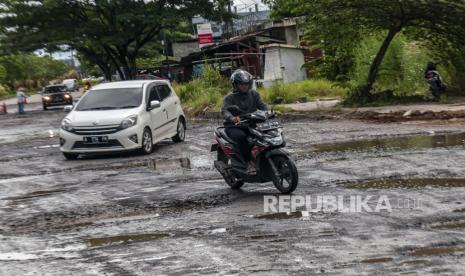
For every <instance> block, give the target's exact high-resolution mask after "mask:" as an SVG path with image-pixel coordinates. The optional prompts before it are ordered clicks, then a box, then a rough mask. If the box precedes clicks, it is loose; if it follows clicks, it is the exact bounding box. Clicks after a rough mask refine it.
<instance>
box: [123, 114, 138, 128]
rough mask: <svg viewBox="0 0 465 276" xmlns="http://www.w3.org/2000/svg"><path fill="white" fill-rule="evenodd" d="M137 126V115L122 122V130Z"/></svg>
mask: <svg viewBox="0 0 465 276" xmlns="http://www.w3.org/2000/svg"><path fill="white" fill-rule="evenodd" d="M136 124H137V115H132V116H129V117H127V118H126V119H124V120H123V121H122V122H121V128H122V129H125V128H128V127H132V126H135V125H136Z"/></svg>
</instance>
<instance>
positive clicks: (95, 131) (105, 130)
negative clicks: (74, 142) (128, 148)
mask: <svg viewBox="0 0 465 276" xmlns="http://www.w3.org/2000/svg"><path fill="white" fill-rule="evenodd" d="M119 130H121V129H120V126H119V125H106V126H82V127H81V126H79V127H73V130H72V131H71V132H72V133H74V134H78V135H86V136H95V135H106V134H112V133H115V132H118V131H119Z"/></svg>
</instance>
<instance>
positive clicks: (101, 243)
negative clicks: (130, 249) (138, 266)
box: [84, 233, 170, 247]
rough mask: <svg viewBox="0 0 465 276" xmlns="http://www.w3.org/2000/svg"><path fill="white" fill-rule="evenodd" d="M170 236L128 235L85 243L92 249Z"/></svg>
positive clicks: (96, 239) (92, 239)
mask: <svg viewBox="0 0 465 276" xmlns="http://www.w3.org/2000/svg"><path fill="white" fill-rule="evenodd" d="M169 236H170V235H169V234H166V233H143V234H128V235H119V236H111V237H103V238H89V239H85V240H84V242H85V243H86V244H87V245H88V246H90V247H97V246H107V245H113V244H120V243H128V242H136V241H151V240H158V239H161V238H164V237H169Z"/></svg>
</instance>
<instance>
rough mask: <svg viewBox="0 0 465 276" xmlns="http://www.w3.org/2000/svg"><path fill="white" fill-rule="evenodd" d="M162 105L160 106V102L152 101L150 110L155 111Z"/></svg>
mask: <svg viewBox="0 0 465 276" xmlns="http://www.w3.org/2000/svg"><path fill="white" fill-rule="evenodd" d="M160 106H161V105H160V102H159V101H151V102H150V105H149V108H150V109H155V108H159V107H160Z"/></svg>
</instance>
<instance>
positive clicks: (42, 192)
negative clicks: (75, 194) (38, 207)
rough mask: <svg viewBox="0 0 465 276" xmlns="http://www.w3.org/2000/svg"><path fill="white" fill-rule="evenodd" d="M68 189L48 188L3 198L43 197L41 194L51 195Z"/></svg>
mask: <svg viewBox="0 0 465 276" xmlns="http://www.w3.org/2000/svg"><path fill="white" fill-rule="evenodd" d="M65 191H67V190H64V189H57V190H48V191H35V192H31V193H27V194H25V195H22V196H13V197H5V198H2V199H3V200H22V199H30V198H35V197H41V196H49V195H54V194H57V193H62V192H65Z"/></svg>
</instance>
